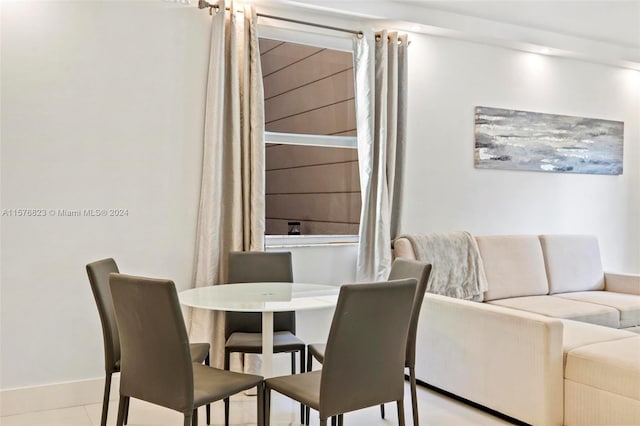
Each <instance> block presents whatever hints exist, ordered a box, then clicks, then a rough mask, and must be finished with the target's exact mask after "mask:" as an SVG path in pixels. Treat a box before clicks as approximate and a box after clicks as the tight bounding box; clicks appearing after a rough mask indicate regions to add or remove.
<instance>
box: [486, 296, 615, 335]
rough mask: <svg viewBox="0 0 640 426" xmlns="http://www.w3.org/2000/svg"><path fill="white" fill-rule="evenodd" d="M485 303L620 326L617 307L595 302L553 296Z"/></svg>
mask: <svg viewBox="0 0 640 426" xmlns="http://www.w3.org/2000/svg"><path fill="white" fill-rule="evenodd" d="M487 303H490V304H492V305H499V306H505V307H507V308H513V309H519V310H521V311H527V312H535V313H536V314H541V315H546V316H549V317H554V318H563V319H571V320H574V321H582V322H588V323H591V324H597V325H603V326H605V327H613V328H619V327H620V313H619V311H618V310H617V309H614V308H611V307H609V306H604V305H598V304H595V303H586V302H578V301H577V300H570V299H565V298H562V297H555V296H527V297H512V298H510V299H500V300H492V301H489V302H487Z"/></svg>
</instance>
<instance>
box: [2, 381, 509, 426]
mask: <svg viewBox="0 0 640 426" xmlns="http://www.w3.org/2000/svg"><path fill="white" fill-rule="evenodd" d="M418 400H419V410H420V411H419V413H420V424H421V425H424V426H428V425H446V426H467V425H469V426H472V425H473V426H475V425H509V424H511V423H509V422H507V421H505V420H502V419H500V418H497V417H495V416H492V415H491V414H488V413H486V412H484V411H480V410H477V409H475V408H473V407H471V406H468V405H466V404H463V403H461V402H459V401H456V400H453V399H451V398H448V397H446V396H444V395H441V394H439V393H437V392H433V391H431V390H429V389H425V388H423V387H418ZM255 404H256V403H255V397H251V396H245V395H237V396H234V397H232V398H231V424H232V425H234V426H237V425H243V426H245V425H255V424H256V413H255V411H256V405H255ZM117 405H118V404H117V401H111V405H110V406H109V420H108V425H110V426H111V425H115V424H116V414H117V411H118V410H117V409H118V407H117ZM395 410H396V408H395V405H391V404H387V407H386V412H387V416H386V417H387V419H386V420H383V419H381V418H380V410H379V409H378V408H367V409H364V410H360V411H356V412H353V413H349V414H346V415H345V425H348V426H378V425H379V426H392V425H397V424H398V423H397V419H396V414H395V413H396V411H395ZM299 412H300V409H299V405H298V404H297V403H295V402H292V401H291V400H290V399H288V398H286V397H283V396H281V395H277V394H275V393H274V394H273V397H272V412H271V424H272V425H273V426H284V425H298V424H299V415H300V414H299ZM100 413H101V405H100V404H91V405H83V406H79V407H71V408H64V409H59V410H50V411H40V412H33V413H26V414H20V415H16V416H6V417H0V425H2V426H97V425H99V424H100ZM405 416H406V421H407V425H408V426H409V425H411V424H412V423H411V400H410V396H409V388H408V386H407V388H406V392H405ZM198 417H199V424H200V425H205V424H206V421H205V413H204V408H201V409H200V411H199V413H198ZM211 420H212V421H211V423H212V425H216V426H218V425H222V424H224V408H223V404H222V402H218V403H215V404H214V405H213V406H212V419H211ZM129 425H130V426H143V425H144V426H151V425H153V426H165V425H167V426H168V425H182V415H181V414H180V413H178V412H175V411H172V410H168V409H165V408H162V407H158V406H155V405H152V404H148V403H146V402H142V401H138V400H133V399H132V400H131V407H130V411H129ZM311 425H318V417H317V413H316V412H314V411H311Z"/></svg>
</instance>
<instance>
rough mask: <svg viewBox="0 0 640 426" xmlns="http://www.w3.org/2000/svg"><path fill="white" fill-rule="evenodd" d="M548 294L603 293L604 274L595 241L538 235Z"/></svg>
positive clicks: (588, 236)
mask: <svg viewBox="0 0 640 426" xmlns="http://www.w3.org/2000/svg"><path fill="white" fill-rule="evenodd" d="M540 244H541V245H542V252H543V254H544V262H545V265H546V268H547V279H548V280H549V294H556V293H567V292H570V291H590V290H604V271H603V270H602V261H601V260H600V248H599V247H598V240H597V239H596V237H593V236H590V235H540Z"/></svg>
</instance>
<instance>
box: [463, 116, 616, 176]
mask: <svg viewBox="0 0 640 426" xmlns="http://www.w3.org/2000/svg"><path fill="white" fill-rule="evenodd" d="M623 135H624V123H623V122H622V121H611V120H600V119H596V118H582V117H572V116H568V115H555V114H543V113H539V112H528V111H517V110H510V109H499V108H489V107H476V110H475V136H476V141H475V166H476V167H477V168H483V169H505V170H530V171H538V172H563V173H588V174H602V175H621V174H622V152H623Z"/></svg>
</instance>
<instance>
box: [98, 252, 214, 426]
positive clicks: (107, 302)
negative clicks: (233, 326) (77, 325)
mask: <svg viewBox="0 0 640 426" xmlns="http://www.w3.org/2000/svg"><path fill="white" fill-rule="evenodd" d="M112 272H115V273H118V272H119V270H118V265H117V264H116V262H115V260H113V259H111V258H109V259H102V260H98V261H96V262H92V263H89V264H88V265H87V275H88V276H89V283H90V284H91V291H92V292H93V297H94V299H95V301H96V306H97V308H98V314H99V315H100V322H101V323H102V338H103V341H104V370H105V384H104V395H103V399H102V417H101V420H100V425H101V426H106V424H107V412H108V410H109V393H110V391H111V376H112V375H113V373H118V372H120V338H119V336H118V324H117V323H116V317H115V313H114V311H113V300H112V298H111V289H110V288H109V274H110V273H112ZM189 350H190V352H191V358H192V360H193V361H194V362H199V363H202V362H204V363H205V364H206V365H209V344H208V343H192V344H191V345H190V346H189ZM126 408H127V409H126V410H125V424H126V422H127V416H128V411H129V410H128V407H126ZM210 413H211V409H210V406H209V405H207V424H209V423H210V417H211V414H210Z"/></svg>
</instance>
